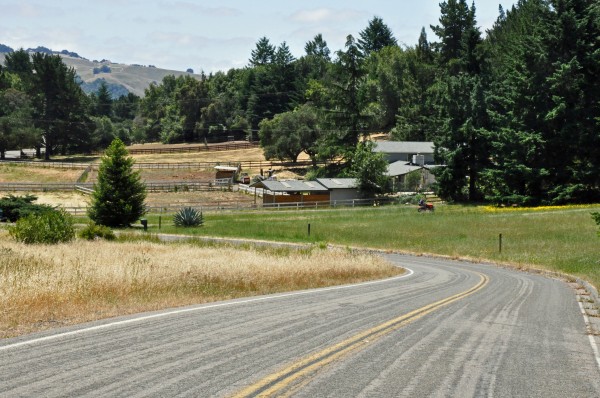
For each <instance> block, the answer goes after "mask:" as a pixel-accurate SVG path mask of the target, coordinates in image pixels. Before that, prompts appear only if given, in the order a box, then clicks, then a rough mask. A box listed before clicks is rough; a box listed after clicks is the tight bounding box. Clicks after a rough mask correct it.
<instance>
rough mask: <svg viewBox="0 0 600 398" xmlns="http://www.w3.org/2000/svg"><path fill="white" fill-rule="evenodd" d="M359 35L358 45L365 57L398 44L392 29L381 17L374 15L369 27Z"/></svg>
mask: <svg viewBox="0 0 600 398" xmlns="http://www.w3.org/2000/svg"><path fill="white" fill-rule="evenodd" d="M359 35H360V39H358V47H359V48H360V50H361V51H362V53H363V55H364V56H365V57H368V56H369V55H371V53H374V52H377V51H380V50H381V49H383V48H384V47H389V46H395V45H397V41H396V39H395V38H394V35H393V34H392V30H391V29H390V28H389V27H388V26H387V25H386V24H385V23H384V22H383V20H382V19H381V18H379V17H374V18H373V19H372V20H371V21H369V25H368V26H367V28H366V29H365V30H363V31H361V32H360V34H359Z"/></svg>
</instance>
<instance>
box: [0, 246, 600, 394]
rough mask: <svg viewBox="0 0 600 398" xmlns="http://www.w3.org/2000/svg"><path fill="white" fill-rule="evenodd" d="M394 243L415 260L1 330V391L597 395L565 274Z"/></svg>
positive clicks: (599, 376)
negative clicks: (188, 303)
mask: <svg viewBox="0 0 600 398" xmlns="http://www.w3.org/2000/svg"><path fill="white" fill-rule="evenodd" d="M388 257H389V259H390V260H391V261H393V262H394V263H397V264H398V265H401V266H405V267H407V268H408V269H409V270H410V273H409V274H407V275H405V276H403V277H400V278H394V279H388V280H385V281H378V282H375V283H367V284H361V285H355V286H345V287H341V288H329V289H320V290H311V291H303V292H298V293H290V294H279V295H272V296H261V297H256V298H249V299H241V300H232V301H227V302H220V303H215V304H210V305H201V306H195V307H186V308H181V309H175V310H171V311H164V312H155V313H145V314H140V315H137V316H134V317H124V318H118V319H111V320H106V321H102V322H95V323H91V324H85V325H80V326H78V327H74V328H68V329H61V330H57V331H52V332H46V333H41V334H35V335H29V336H24V337H21V338H15V339H7V340H2V341H0V396H1V397H85V396H89V397H130V398H133V397H146V396H154V397H173V396H183V397H212V396H266V395H269V394H272V395H274V396H283V395H292V396H298V397H481V396H486V397H491V396H494V397H561V398H564V397H599V396H600V358H598V353H597V346H596V347H595V346H594V344H598V343H600V341H599V339H598V338H596V339H595V340H594V338H590V337H589V336H588V335H587V334H586V326H585V323H584V320H583V317H582V315H581V312H580V310H579V307H578V303H577V301H576V298H575V294H574V291H573V290H572V289H571V288H570V287H569V286H567V284H565V283H564V282H561V281H558V280H553V279H549V278H545V277H542V276H539V275H531V274H527V273H520V272H515V271H511V270H507V269H502V268H497V267H493V266H486V265H476V264H463V263H458V262H451V261H444V260H436V259H431V258H426V257H410V256H400V255H389V256H388ZM595 350H596V351H595Z"/></svg>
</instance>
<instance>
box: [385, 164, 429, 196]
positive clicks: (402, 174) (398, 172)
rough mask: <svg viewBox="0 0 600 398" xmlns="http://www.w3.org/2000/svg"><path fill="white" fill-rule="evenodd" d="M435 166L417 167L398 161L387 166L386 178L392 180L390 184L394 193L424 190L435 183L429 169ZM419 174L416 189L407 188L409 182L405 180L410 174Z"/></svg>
mask: <svg viewBox="0 0 600 398" xmlns="http://www.w3.org/2000/svg"><path fill="white" fill-rule="evenodd" d="M434 167H436V166H433V165H431V166H419V165H414V164H411V163H406V162H403V161H398V162H394V163H392V164H390V165H389V166H388V171H387V173H386V174H387V176H388V177H391V178H392V183H393V186H394V190H395V191H403V190H413V189H414V188H417V187H418V189H426V188H428V187H429V186H431V185H432V184H433V183H434V182H435V176H434V175H433V173H432V172H431V169H432V168H434ZM413 172H416V173H419V177H420V178H419V182H418V184H417V187H412V186H409V185H410V182H409V179H408V178H407V177H408V175H409V174H410V173H413Z"/></svg>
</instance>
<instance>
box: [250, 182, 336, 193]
mask: <svg viewBox="0 0 600 398" xmlns="http://www.w3.org/2000/svg"><path fill="white" fill-rule="evenodd" d="M251 186H253V187H258V188H265V189H268V190H269V191H271V192H326V191H327V188H325V187H324V186H323V185H321V184H319V183H318V182H316V181H301V180H287V181H274V180H263V181H260V182H257V183H255V184H252V185H251Z"/></svg>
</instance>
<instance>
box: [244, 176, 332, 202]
mask: <svg viewBox="0 0 600 398" xmlns="http://www.w3.org/2000/svg"><path fill="white" fill-rule="evenodd" d="M250 186H251V187H254V188H262V189H264V192H263V203H264V204H268V203H307V202H328V201H329V191H328V190H327V188H325V187H324V186H323V185H321V184H319V183H318V182H316V181H301V180H287V181H275V180H263V181H259V182H255V183H254V184H252V185H250Z"/></svg>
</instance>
